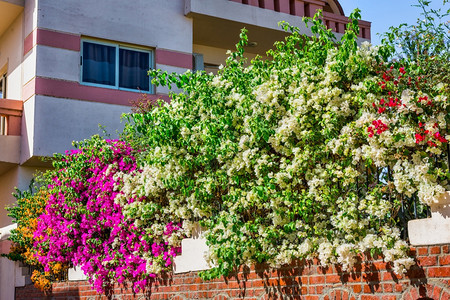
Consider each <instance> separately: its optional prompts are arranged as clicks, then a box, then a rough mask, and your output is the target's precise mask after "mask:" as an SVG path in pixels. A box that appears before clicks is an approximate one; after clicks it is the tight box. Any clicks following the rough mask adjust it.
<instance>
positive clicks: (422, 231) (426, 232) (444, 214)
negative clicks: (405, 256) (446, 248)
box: [408, 191, 450, 246]
mask: <svg viewBox="0 0 450 300" xmlns="http://www.w3.org/2000/svg"><path fill="white" fill-rule="evenodd" d="M430 208H431V218H427V219H419V220H411V221H409V222H408V236H409V242H410V243H411V245H414V246H424V245H440V244H449V243H450V192H448V191H447V192H445V193H443V194H442V195H440V196H439V197H437V199H436V202H435V203H433V204H431V205H430Z"/></svg>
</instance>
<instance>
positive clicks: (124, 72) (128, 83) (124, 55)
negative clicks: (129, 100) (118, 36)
mask: <svg viewBox="0 0 450 300" xmlns="http://www.w3.org/2000/svg"><path fill="white" fill-rule="evenodd" d="M149 69H150V55H149V54H148V53H146V52H139V51H133V50H127V49H119V87H122V88H128V89H138V90H141V91H150V83H149V77H148V75H147V71H148V70H149Z"/></svg>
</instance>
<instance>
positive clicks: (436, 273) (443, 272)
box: [428, 266, 450, 277]
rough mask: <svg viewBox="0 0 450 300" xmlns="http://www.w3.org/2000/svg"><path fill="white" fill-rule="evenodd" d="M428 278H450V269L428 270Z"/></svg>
mask: <svg viewBox="0 0 450 300" xmlns="http://www.w3.org/2000/svg"><path fill="white" fill-rule="evenodd" d="M428 277H450V267H444V266H442V267H431V268H429V269H428Z"/></svg>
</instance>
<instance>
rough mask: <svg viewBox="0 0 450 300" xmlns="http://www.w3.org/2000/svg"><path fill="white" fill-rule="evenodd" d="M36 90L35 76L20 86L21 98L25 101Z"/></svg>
mask: <svg viewBox="0 0 450 300" xmlns="http://www.w3.org/2000/svg"><path fill="white" fill-rule="evenodd" d="M35 90H36V78H33V79H31V80H30V81H28V82H27V83H26V84H25V85H24V86H23V87H22V99H23V101H27V100H28V99H30V98H31V97H32V96H33V95H34V91H35Z"/></svg>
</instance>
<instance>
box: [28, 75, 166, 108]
mask: <svg viewBox="0 0 450 300" xmlns="http://www.w3.org/2000/svg"><path fill="white" fill-rule="evenodd" d="M35 81H36V83H35V94H36V95H44V96H51V97H57V98H68V99H77V100H85V101H92V102H100V103H108V104H117V105H126V106H131V105H132V103H131V102H132V101H136V100H138V99H140V98H142V97H143V96H142V94H141V93H139V92H130V91H121V90H115V89H108V88H101V87H94V86H86V85H81V84H79V83H78V82H74V81H63V80H57V79H51V78H42V77H37V78H36V79H35ZM146 98H147V99H149V100H151V101H156V100H157V99H163V100H164V101H169V99H170V98H169V96H167V95H158V94H157V95H153V94H147V95H146Z"/></svg>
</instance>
